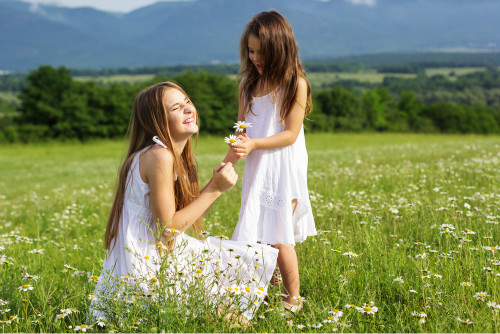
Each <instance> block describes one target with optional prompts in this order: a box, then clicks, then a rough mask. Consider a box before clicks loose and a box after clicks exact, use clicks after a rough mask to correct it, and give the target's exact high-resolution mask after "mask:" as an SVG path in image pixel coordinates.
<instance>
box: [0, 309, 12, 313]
mask: <svg viewBox="0 0 500 334" xmlns="http://www.w3.org/2000/svg"><path fill="white" fill-rule="evenodd" d="M9 311H10V308H7V309H3V310H0V313H2V314H5V313H7V312H9Z"/></svg>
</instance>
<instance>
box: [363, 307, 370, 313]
mask: <svg viewBox="0 0 500 334" xmlns="http://www.w3.org/2000/svg"><path fill="white" fill-rule="evenodd" d="M363 310H365V311H366V312H370V311H371V310H372V308H371V307H370V306H365V307H363Z"/></svg>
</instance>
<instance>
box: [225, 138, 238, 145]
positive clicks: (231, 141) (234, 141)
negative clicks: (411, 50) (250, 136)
mask: <svg viewBox="0 0 500 334" xmlns="http://www.w3.org/2000/svg"><path fill="white" fill-rule="evenodd" d="M224 141H225V142H226V143H228V144H229V145H231V146H236V145H238V142H239V141H240V140H239V139H238V137H236V136H235V135H229V137H226V138H224Z"/></svg>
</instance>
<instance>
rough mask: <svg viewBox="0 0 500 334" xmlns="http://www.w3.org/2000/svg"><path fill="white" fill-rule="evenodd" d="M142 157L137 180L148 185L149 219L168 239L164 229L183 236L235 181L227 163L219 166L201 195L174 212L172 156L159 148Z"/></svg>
mask: <svg viewBox="0 0 500 334" xmlns="http://www.w3.org/2000/svg"><path fill="white" fill-rule="evenodd" d="M143 156H144V158H143V159H141V161H140V170H141V177H142V178H143V179H144V181H145V182H146V183H148V184H149V188H150V206H151V211H152V213H153V219H154V221H155V222H158V221H159V222H160V223H161V224H162V227H163V228H164V232H163V236H164V237H169V236H170V232H169V231H168V230H165V228H174V229H175V230H176V231H179V232H183V231H185V230H187V229H188V228H189V227H191V225H192V224H193V223H194V222H195V221H197V220H198V219H199V218H200V217H202V216H203V215H204V214H205V212H206V211H207V210H208V208H210V206H211V205H212V204H213V203H214V201H215V200H216V199H217V198H218V197H219V196H220V195H221V194H222V193H223V192H224V191H226V190H229V189H230V188H231V187H232V186H234V184H235V183H236V181H237V180H238V175H237V174H236V172H235V171H234V168H233V166H232V165H231V163H220V164H219V165H217V166H216V167H215V168H214V169H213V177H212V179H211V180H210V182H209V183H208V184H207V186H206V187H205V188H204V189H203V191H202V192H201V194H200V195H199V196H198V197H197V198H196V199H195V200H194V201H193V202H191V203H190V204H189V205H188V206H186V207H185V208H183V209H181V210H178V211H176V210H175V194H174V157H173V154H172V153H171V152H170V151H168V150H165V149H162V148H153V149H151V150H149V151H147V152H146V153H145V154H143ZM141 158H142V157H141Z"/></svg>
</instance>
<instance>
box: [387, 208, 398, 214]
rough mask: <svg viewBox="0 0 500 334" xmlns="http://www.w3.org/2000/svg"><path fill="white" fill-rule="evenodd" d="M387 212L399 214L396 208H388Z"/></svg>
mask: <svg viewBox="0 0 500 334" xmlns="http://www.w3.org/2000/svg"><path fill="white" fill-rule="evenodd" d="M389 211H390V212H392V213H399V210H398V209H396V208H390V209H389Z"/></svg>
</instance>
